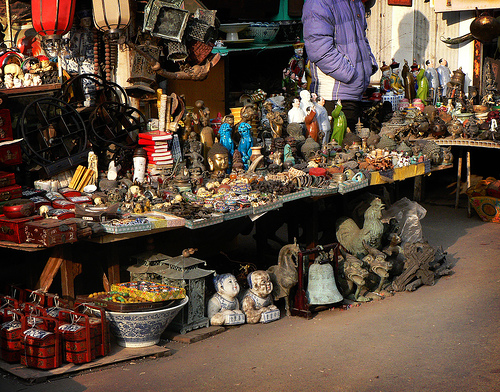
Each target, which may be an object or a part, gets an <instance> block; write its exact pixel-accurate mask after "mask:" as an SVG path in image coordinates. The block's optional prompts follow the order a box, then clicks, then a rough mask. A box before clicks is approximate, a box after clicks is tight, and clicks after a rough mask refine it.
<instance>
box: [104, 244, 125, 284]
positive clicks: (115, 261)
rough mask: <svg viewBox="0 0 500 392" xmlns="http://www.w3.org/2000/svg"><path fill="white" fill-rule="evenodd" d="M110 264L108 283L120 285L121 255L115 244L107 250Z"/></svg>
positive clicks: (107, 258) (110, 245)
mask: <svg viewBox="0 0 500 392" xmlns="http://www.w3.org/2000/svg"><path fill="white" fill-rule="evenodd" d="M106 254H107V255H106V256H107V257H106V260H107V263H108V283H109V284H110V285H111V284H114V283H120V282H121V280H120V254H119V252H118V249H116V248H115V247H114V244H109V245H108V246H107V249H106Z"/></svg>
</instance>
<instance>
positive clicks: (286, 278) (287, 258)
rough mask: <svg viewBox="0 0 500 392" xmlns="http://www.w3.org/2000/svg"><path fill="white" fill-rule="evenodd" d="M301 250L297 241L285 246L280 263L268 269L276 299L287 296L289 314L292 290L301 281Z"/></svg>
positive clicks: (280, 256) (287, 313)
mask: <svg viewBox="0 0 500 392" xmlns="http://www.w3.org/2000/svg"><path fill="white" fill-rule="evenodd" d="M299 252H300V248H299V246H298V245H297V243H296V242H294V243H293V244H288V245H285V246H283V247H282V248H281V249H280V253H279V255H278V264H277V265H272V266H271V267H269V268H268V269H267V272H268V273H269V276H270V277H271V281H272V282H273V286H274V290H273V297H274V300H275V301H277V300H278V299H280V298H285V311H286V315H287V316H290V315H291V312H290V290H291V289H292V287H293V286H295V285H296V284H297V282H298V281H299V274H298V271H297V266H298V255H299Z"/></svg>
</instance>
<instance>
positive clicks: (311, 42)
mask: <svg viewBox="0 0 500 392" xmlns="http://www.w3.org/2000/svg"><path fill="white" fill-rule="evenodd" d="M302 23H303V26H304V27H303V29H304V30H303V32H304V43H305V48H306V53H307V57H308V59H309V61H310V68H311V75H312V84H311V92H314V93H316V94H318V95H320V96H322V97H323V98H325V99H326V100H337V99H340V100H354V101H358V100H361V96H362V94H363V92H364V91H365V90H366V88H367V87H368V84H369V82H370V76H371V75H373V74H374V73H375V72H376V70H377V69H378V66H377V62H376V61H375V57H374V56H373V53H372V51H371V48H370V44H369V43H368V39H367V38H366V28H367V24H366V18H365V8H364V5H363V3H362V2H361V0H306V1H305V4H304V8H303V10H302Z"/></svg>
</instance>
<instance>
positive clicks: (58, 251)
mask: <svg viewBox="0 0 500 392" xmlns="http://www.w3.org/2000/svg"><path fill="white" fill-rule="evenodd" d="M63 260H64V259H63V249H62V246H56V247H55V248H54V249H53V250H52V254H51V255H50V258H49V260H47V263H46V264H45V267H44V269H43V271H42V274H41V275H40V278H39V279H38V282H37V284H36V286H35V289H41V290H42V291H43V292H47V291H48V290H49V288H50V286H51V285H52V282H53V281H54V277H55V276H56V274H57V272H58V271H59V268H60V267H61V264H62V262H63Z"/></svg>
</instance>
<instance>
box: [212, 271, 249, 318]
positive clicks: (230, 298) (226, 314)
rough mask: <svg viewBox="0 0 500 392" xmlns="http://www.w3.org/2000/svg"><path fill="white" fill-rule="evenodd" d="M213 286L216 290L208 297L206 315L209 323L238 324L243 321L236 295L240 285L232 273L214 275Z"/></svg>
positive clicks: (243, 316)
mask: <svg viewBox="0 0 500 392" xmlns="http://www.w3.org/2000/svg"><path fill="white" fill-rule="evenodd" d="M214 286H215V289H216V290H217V292H216V293H215V294H214V295H213V296H212V298H210V300H209V301H208V306H207V315H208V319H209V320H210V324H211V325H238V324H243V323H244V322H245V315H244V314H243V312H242V311H241V310H240V302H239V301H238V298H237V297H236V296H237V295H238V293H239V292H240V285H239V284H238V282H237V280H236V278H235V277H234V275H232V274H222V275H215V277H214Z"/></svg>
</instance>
